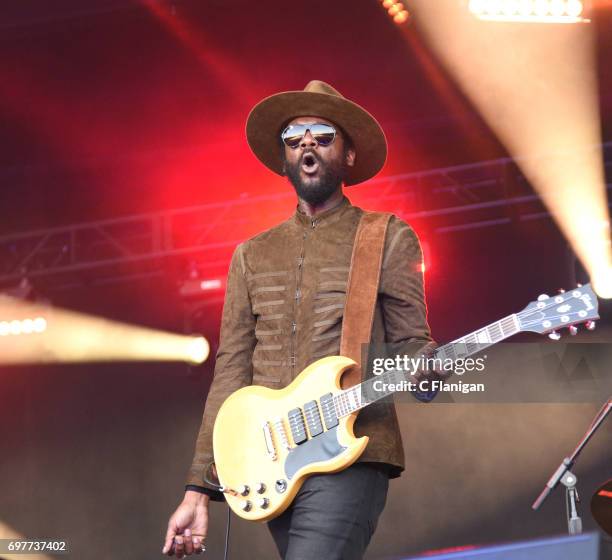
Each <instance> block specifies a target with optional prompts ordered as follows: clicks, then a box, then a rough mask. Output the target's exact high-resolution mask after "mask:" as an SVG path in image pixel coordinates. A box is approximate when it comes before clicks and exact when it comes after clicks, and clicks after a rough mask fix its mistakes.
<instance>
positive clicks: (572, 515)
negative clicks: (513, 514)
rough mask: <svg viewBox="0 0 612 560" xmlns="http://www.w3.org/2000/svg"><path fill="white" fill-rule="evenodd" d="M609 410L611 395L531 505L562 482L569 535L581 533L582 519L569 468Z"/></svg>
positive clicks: (540, 501)
mask: <svg viewBox="0 0 612 560" xmlns="http://www.w3.org/2000/svg"><path fill="white" fill-rule="evenodd" d="M610 410H612V397H610V398H608V402H606V403H605V404H604V405H603V406H602V407H601V408H600V409H599V412H598V413H597V414H596V415H595V418H594V419H593V422H591V425H590V426H589V429H588V430H587V432H586V433H585V434H584V436H582V439H581V440H580V442H579V443H578V445H577V446H576V449H574V452H573V453H572V454H571V456H570V457H565V458H564V459H563V461H562V462H561V464H560V465H559V467H558V468H557V470H556V471H555V472H554V473H553V475H552V476H551V477H550V480H549V481H548V482H547V483H546V486H544V490H542V492H541V493H540V495H539V496H538V497H537V499H536V501H535V502H533V504H532V506H531V509H533V510H534V511H535V510H537V509H538V508H539V507H540V506H541V505H542V503H543V502H544V500H545V499H546V498H547V497H548V496H549V494H550V493H551V492H552V491H553V490H554V489H555V488H556V486H557V485H558V484H559V482H560V483H561V484H563V486H565V509H566V515H567V530H568V533H569V534H570V535H577V534H579V533H582V519H581V518H580V516H579V515H578V507H577V505H576V504H577V502H580V496H579V495H578V490H577V489H576V483H577V482H578V479H577V478H576V475H575V474H574V473H573V472H572V471H571V469H572V468H573V466H574V464H575V463H576V459H577V458H578V455H580V452H581V451H582V450H583V449H584V446H585V445H586V444H587V442H588V441H589V440H590V439H591V437H592V436H593V434H594V433H595V432H596V431H597V428H599V426H600V425H601V423H602V422H603V421H604V419H605V418H606V416H607V415H608V414H609V413H610Z"/></svg>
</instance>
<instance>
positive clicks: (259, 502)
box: [257, 498, 270, 509]
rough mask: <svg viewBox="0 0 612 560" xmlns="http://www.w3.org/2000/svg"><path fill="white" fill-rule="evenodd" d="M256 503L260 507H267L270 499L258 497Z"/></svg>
mask: <svg viewBox="0 0 612 560" xmlns="http://www.w3.org/2000/svg"><path fill="white" fill-rule="evenodd" d="M257 505H258V506H259V507H260V508H261V509H267V508H268V506H269V505H270V500H268V498H259V500H257Z"/></svg>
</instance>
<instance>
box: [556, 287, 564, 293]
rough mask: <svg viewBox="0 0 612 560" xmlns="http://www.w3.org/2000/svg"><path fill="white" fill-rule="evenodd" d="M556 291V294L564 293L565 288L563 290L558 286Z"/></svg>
mask: <svg viewBox="0 0 612 560" xmlns="http://www.w3.org/2000/svg"><path fill="white" fill-rule="evenodd" d="M557 293H558V294H564V293H565V290H564V289H563V288H559V289H558V290H557Z"/></svg>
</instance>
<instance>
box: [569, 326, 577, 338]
mask: <svg viewBox="0 0 612 560" xmlns="http://www.w3.org/2000/svg"><path fill="white" fill-rule="evenodd" d="M569 333H570V334H571V335H572V336H576V335H577V334H578V327H577V326H575V325H570V326H569Z"/></svg>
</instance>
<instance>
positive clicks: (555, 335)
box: [548, 331, 561, 340]
mask: <svg viewBox="0 0 612 560" xmlns="http://www.w3.org/2000/svg"><path fill="white" fill-rule="evenodd" d="M548 338H550V339H551V340H559V339H560V338H561V335H560V334H559V333H558V332H557V331H552V332H550V333H548Z"/></svg>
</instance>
